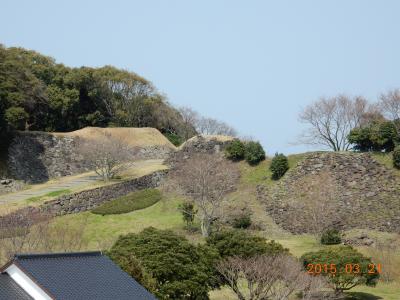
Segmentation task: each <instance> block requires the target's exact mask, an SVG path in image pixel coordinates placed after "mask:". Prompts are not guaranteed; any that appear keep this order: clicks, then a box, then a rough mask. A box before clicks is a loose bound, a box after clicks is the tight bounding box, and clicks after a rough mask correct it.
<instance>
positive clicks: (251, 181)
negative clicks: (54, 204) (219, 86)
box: [55, 154, 400, 300]
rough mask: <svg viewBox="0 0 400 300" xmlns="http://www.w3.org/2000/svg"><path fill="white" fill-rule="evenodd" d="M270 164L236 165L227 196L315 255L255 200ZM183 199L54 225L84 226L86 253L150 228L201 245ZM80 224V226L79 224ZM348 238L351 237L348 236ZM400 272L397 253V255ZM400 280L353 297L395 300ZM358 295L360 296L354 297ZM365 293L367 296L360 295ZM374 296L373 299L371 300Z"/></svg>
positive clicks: (287, 242)
mask: <svg viewBox="0 0 400 300" xmlns="http://www.w3.org/2000/svg"><path fill="white" fill-rule="evenodd" d="M303 158H304V154H299V155H292V156H290V157H289V163H290V166H291V167H293V166H295V164H296V163H297V162H298V161H300V160H301V159H303ZM269 164H270V160H268V159H267V160H266V161H264V162H262V163H261V164H259V165H258V166H254V167H250V166H248V165H247V164H246V163H244V162H240V163H239V167H240V169H241V172H242V175H243V176H242V180H241V183H240V186H239V189H238V190H237V191H236V192H235V193H233V194H232V195H230V197H229V198H230V200H231V203H237V204H243V203H244V204H246V205H247V206H248V207H249V208H250V209H251V210H252V211H253V220H254V221H255V222H257V223H260V225H262V230H261V231H255V232H254V233H255V234H260V235H263V236H265V237H266V238H268V239H275V240H277V241H278V242H280V243H282V244H283V245H284V246H285V247H287V248H289V249H290V252H291V253H292V254H294V255H295V256H297V257H299V256H301V255H302V254H303V253H305V252H308V251H315V250H317V249H318V248H320V247H321V246H320V245H319V244H318V242H317V241H316V240H315V238H314V237H312V236H310V235H300V236H295V235H292V234H290V233H288V232H285V231H284V230H282V229H281V228H279V227H278V226H277V225H276V224H275V223H274V222H273V221H272V219H271V218H270V217H269V216H268V215H267V214H266V213H265V210H264V209H263V205H262V204H261V203H259V202H258V201H257V199H256V197H255V192H254V191H255V186H256V185H257V184H265V185H273V184H275V183H274V181H272V180H271V179H270V177H271V174H270V172H269V170H268V166H269ZM181 202H182V199H181V198H180V197H177V196H173V195H168V196H167V197H165V199H163V200H162V201H160V202H158V203H156V204H155V205H153V206H151V207H148V208H146V209H143V210H139V211H134V212H131V213H127V214H122V215H109V216H100V215H95V214H92V213H90V212H86V213H79V214H74V215H68V216H63V217H59V218H57V219H56V220H55V222H57V223H59V224H63V223H67V224H71V222H67V221H76V222H75V223H76V224H79V225H80V224H82V221H85V222H86V224H87V225H86V226H87V227H86V230H85V237H84V238H85V240H86V241H87V243H88V245H87V249H99V248H100V249H107V248H108V247H110V246H111V245H112V243H113V242H114V241H115V239H116V238H117V237H118V236H119V235H121V234H125V233H128V232H139V231H141V230H142V229H143V228H146V227H148V226H153V227H156V228H160V229H172V230H175V231H177V232H179V233H182V234H185V235H186V237H187V238H189V240H191V241H193V242H202V241H203V239H202V238H201V236H200V235H199V234H198V233H197V234H189V233H187V232H185V231H184V229H183V228H184V223H183V220H182V218H181V215H180V213H179V211H178V209H177V207H178V205H179V204H180V203H181ZM79 221H80V222H79ZM367 233H368V234H369V235H371V236H379V237H386V236H387V234H384V233H379V232H367ZM350 234H351V233H350ZM359 250H360V251H362V252H363V253H365V254H366V255H368V256H370V255H371V253H369V250H368V248H365V247H364V248H359ZM398 256H399V257H398V262H399V264H398V265H399V269H400V253H399V255H398ZM399 282H400V278H399V279H398V280H397V281H396V282H392V283H389V284H384V283H379V284H378V286H377V287H376V288H368V287H365V286H362V287H357V288H355V289H353V290H352V291H353V292H354V294H353V295H354V296H358V297H359V298H358V299H364V300H367V299H388V300H395V299H396V300H397V299H399V296H398V295H400V283H399ZM357 292H359V294H355V293H357ZM361 292H364V293H366V294H360V293H361ZM372 295H375V296H377V297H382V298H376V297H372ZM210 296H211V299H213V300H219V299H221V300H222V299H223V300H228V299H236V297H235V296H234V295H233V294H232V292H230V291H229V290H228V289H222V290H217V291H213V292H211V293H210Z"/></svg>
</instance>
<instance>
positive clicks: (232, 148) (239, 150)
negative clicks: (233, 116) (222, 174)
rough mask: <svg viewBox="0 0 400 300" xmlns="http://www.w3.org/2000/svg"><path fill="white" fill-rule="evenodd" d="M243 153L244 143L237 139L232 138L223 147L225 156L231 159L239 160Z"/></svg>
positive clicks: (242, 157)
mask: <svg viewBox="0 0 400 300" xmlns="http://www.w3.org/2000/svg"><path fill="white" fill-rule="evenodd" d="M244 153H245V145H244V143H243V142H242V141H241V140H239V139H234V140H233V141H232V142H230V143H229V144H228V145H227V146H226V148H225V156H226V158H228V159H230V160H233V161H239V160H242V159H244Z"/></svg>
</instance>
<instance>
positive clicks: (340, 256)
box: [301, 246, 379, 294]
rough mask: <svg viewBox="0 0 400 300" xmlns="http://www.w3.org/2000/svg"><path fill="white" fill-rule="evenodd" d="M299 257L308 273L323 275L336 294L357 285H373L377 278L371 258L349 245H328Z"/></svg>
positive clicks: (376, 271)
mask: <svg viewBox="0 0 400 300" xmlns="http://www.w3.org/2000/svg"><path fill="white" fill-rule="evenodd" d="M301 258H302V260H303V265H304V268H305V269H306V270H307V272H308V273H310V274H313V275H320V276H325V277H326V278H327V279H328V281H329V282H330V284H331V286H332V287H333V289H334V290H335V291H336V293H338V294H340V293H342V292H343V291H344V290H348V289H351V288H353V287H355V286H357V285H362V284H365V285H367V286H375V285H376V283H377V280H378V278H379V273H378V270H377V268H376V265H374V264H373V263H372V262H371V259H370V258H367V257H364V256H363V255H362V254H361V253H359V252H358V251H357V250H355V249H353V248H352V247H350V246H339V247H334V248H332V247H329V248H326V249H323V250H320V251H317V252H309V253H306V254H304V255H303V256H302V257H301ZM317 265H319V267H321V268H319V267H317ZM325 266H326V268H325Z"/></svg>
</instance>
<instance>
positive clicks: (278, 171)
mask: <svg viewBox="0 0 400 300" xmlns="http://www.w3.org/2000/svg"><path fill="white" fill-rule="evenodd" d="M269 169H270V170H271V172H272V179H274V180H278V179H280V178H281V177H282V176H283V175H285V173H286V171H287V170H289V161H288V159H287V157H286V156H285V155H284V154H282V153H280V154H278V153H275V156H274V157H273V158H272V161H271V165H270V166H269Z"/></svg>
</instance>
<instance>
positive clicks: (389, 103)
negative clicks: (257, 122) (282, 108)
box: [299, 89, 400, 152]
mask: <svg viewBox="0 0 400 300" xmlns="http://www.w3.org/2000/svg"><path fill="white" fill-rule="evenodd" d="M299 119H300V121H301V122H303V123H305V124H307V125H309V127H308V129H307V130H306V131H305V132H304V134H303V136H302V137H301V139H300V140H301V142H303V143H306V144H313V145H319V146H324V147H327V148H329V149H331V150H333V151H347V150H350V149H354V150H358V151H385V152H391V151H393V150H394V148H395V147H396V146H397V145H398V144H399V143H400V90H399V89H395V90H392V91H388V92H387V93H384V94H382V95H381V96H380V98H379V101H378V102H377V103H369V102H368V101H367V100H366V99H365V98H363V97H361V96H356V97H349V96H346V95H338V96H334V97H331V98H320V99H319V100H318V101H316V102H314V103H312V104H310V105H308V106H307V107H306V108H305V109H304V110H303V111H302V112H301V113H300V115H299Z"/></svg>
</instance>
